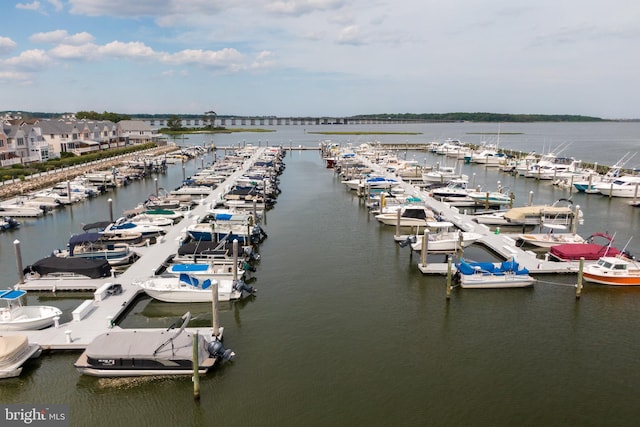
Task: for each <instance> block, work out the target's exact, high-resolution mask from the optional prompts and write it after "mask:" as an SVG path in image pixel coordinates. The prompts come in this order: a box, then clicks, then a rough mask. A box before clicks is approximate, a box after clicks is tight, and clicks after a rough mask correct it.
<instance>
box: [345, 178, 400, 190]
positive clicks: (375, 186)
mask: <svg viewBox="0 0 640 427" xmlns="http://www.w3.org/2000/svg"><path fill="white" fill-rule="evenodd" d="M342 183H343V184H345V185H346V186H347V188H348V189H349V190H363V189H365V190H366V189H369V190H383V189H390V188H392V187H397V186H398V185H400V182H399V181H398V180H396V179H393V178H387V177H385V176H369V177H365V178H358V179H351V180H347V181H342Z"/></svg>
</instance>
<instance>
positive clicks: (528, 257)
mask: <svg viewBox="0 0 640 427" xmlns="http://www.w3.org/2000/svg"><path fill="white" fill-rule="evenodd" d="M360 160H361V161H362V163H364V164H366V165H367V166H368V167H369V168H370V169H371V170H372V171H374V172H375V173H376V174H379V175H381V176H386V177H388V178H393V179H395V180H397V181H399V182H400V187H401V188H402V189H403V190H404V193H405V194H406V195H408V196H411V197H417V198H419V199H421V200H422V201H423V202H424V203H425V205H426V206H427V207H429V208H430V209H431V210H433V211H434V212H437V213H438V214H439V215H440V217H441V218H442V220H444V221H449V222H451V223H453V224H454V225H455V226H456V227H457V228H459V229H461V230H462V231H468V232H474V233H479V234H482V235H483V237H482V238H481V239H480V240H478V241H476V242H475V244H479V245H482V246H484V247H486V248H488V249H489V250H491V251H492V252H494V253H496V254H497V255H498V256H501V257H502V258H504V260H509V259H515V260H516V261H517V262H518V264H519V265H520V266H521V267H525V268H527V269H528V270H529V272H530V273H531V274H576V273H578V269H579V264H578V262H556V261H547V260H544V259H539V258H537V254H536V253H535V252H532V251H528V250H523V249H522V248H521V247H519V246H517V245H516V241H515V240H514V239H513V238H511V237H509V236H508V235H506V234H496V233H495V232H492V231H491V230H490V229H489V227H487V226H486V225H484V224H478V223H477V222H475V221H473V216H472V215H467V214H465V213H463V212H461V211H460V209H458V208H457V207H455V206H452V205H450V204H449V203H446V202H441V201H439V200H436V199H434V198H433V197H431V196H430V195H429V193H428V192H426V191H424V190H422V189H421V188H420V187H418V186H415V185H412V184H411V183H409V182H406V181H404V180H403V179H402V178H401V177H398V176H395V175H392V174H390V173H388V172H386V171H385V170H384V169H383V168H381V167H380V166H379V165H376V164H374V163H372V162H371V161H369V160H368V159H366V158H364V157H363V158H361V159H360ZM418 269H419V270H420V271H421V272H422V273H424V274H441V275H446V274H447V271H448V265H447V263H429V262H427V263H424V264H423V263H422V258H421V262H420V263H418Z"/></svg>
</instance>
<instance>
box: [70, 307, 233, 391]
mask: <svg viewBox="0 0 640 427" xmlns="http://www.w3.org/2000/svg"><path fill="white" fill-rule="evenodd" d="M182 319H183V322H182V325H181V326H180V328H179V329H178V330H177V331H174V330H172V328H173V326H172V327H170V328H169V329H166V330H165V329H161V330H148V329H147V330H145V329H142V330H117V331H110V332H106V333H103V334H101V335H98V336H97V337H96V338H94V340H93V341H92V342H91V343H89V345H88V346H87V348H86V349H85V351H84V352H83V353H82V354H81V355H80V357H79V358H78V360H76V362H75V363H74V364H73V365H74V366H75V368H76V369H77V370H78V371H79V372H80V373H82V374H84V375H91V376H96V377H105V378H106V377H138V376H166V375H193V373H194V372H193V371H194V369H193V368H194V366H193V359H194V348H193V347H194V339H195V335H194V334H192V333H190V332H188V331H185V328H186V326H187V325H188V323H189V320H190V319H191V314H190V313H189V312H187V313H186V314H185V315H184V316H182ZM197 337H198V341H197V345H196V350H195V353H196V355H197V359H198V373H199V374H201V375H204V374H206V373H207V372H208V371H209V370H210V369H211V368H212V367H213V366H214V365H215V363H216V362H217V361H218V360H222V359H224V360H230V359H231V358H233V356H234V355H235V353H233V352H232V351H231V350H227V349H225V348H224V346H223V345H222V342H220V340H219V338H218V337H212V336H211V335H203V334H198V335H197Z"/></svg>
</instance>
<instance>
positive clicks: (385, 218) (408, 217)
mask: <svg viewBox="0 0 640 427" xmlns="http://www.w3.org/2000/svg"><path fill="white" fill-rule="evenodd" d="M398 213H399V214H398ZM375 218H376V219H377V220H378V221H379V222H380V223H382V224H385V225H398V221H400V227H426V226H427V222H433V221H435V216H434V214H433V211H432V210H431V209H429V208H428V207H426V206H425V205H404V206H400V207H398V208H396V209H394V210H391V211H387V212H385V213H380V214H378V215H376V216H375Z"/></svg>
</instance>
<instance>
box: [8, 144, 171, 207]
mask: <svg viewBox="0 0 640 427" xmlns="http://www.w3.org/2000/svg"><path fill="white" fill-rule="evenodd" d="M176 149H177V147H175V146H163V147H157V148H152V149H151V150H146V151H137V152H135V153H130V154H124V155H122V156H118V157H117V158H110V159H104V160H99V161H98V162H99V164H96V163H95V162H91V163H89V164H82V165H77V166H74V167H71V168H64V169H61V170H55V171H50V172H48V173H46V175H45V176H33V175H29V176H26V177H25V179H24V180H20V179H14V180H13V182H8V181H5V182H4V183H3V184H2V185H0V201H2V202H4V201H6V200H7V199H11V198H12V197H17V196H22V195H25V194H26V193H29V192H32V191H36V190H42V189H43V188H47V187H50V186H53V185H55V184H57V183H59V182H61V181H66V180H69V179H73V178H75V177H77V176H80V175H83V174H85V173H86V172H91V171H96V170H102V169H108V168H110V167H114V166H120V165H121V164H123V163H124V162H125V161H127V160H131V159H132V158H135V157H137V156H140V155H141V154H144V155H151V156H157V155H160V154H165V153H169V152H172V151H175V150H176Z"/></svg>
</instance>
